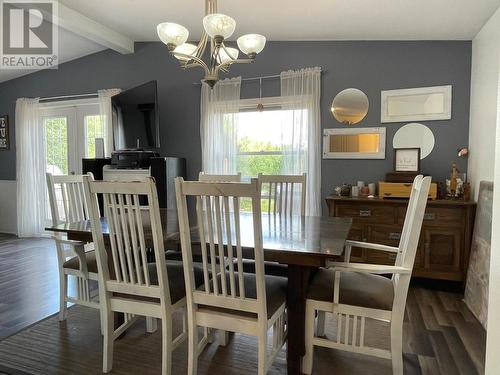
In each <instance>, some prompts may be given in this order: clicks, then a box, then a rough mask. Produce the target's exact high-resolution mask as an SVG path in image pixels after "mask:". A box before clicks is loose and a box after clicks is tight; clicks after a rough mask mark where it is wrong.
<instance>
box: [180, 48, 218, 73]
mask: <svg viewBox="0 0 500 375" xmlns="http://www.w3.org/2000/svg"><path fill="white" fill-rule="evenodd" d="M171 54H172V55H174V56H179V57H184V58H186V59H189V60H194V61H195V62H196V63H197V64H198V65H199V66H200V67H201V68H203V69H204V70H205V73H207V74H210V69H209V68H208V66H207V64H205V62H204V61H203V60H202V59H200V58H198V57H196V56H193V55H187V54H185V53H180V52H171ZM189 65H196V64H189ZM184 67H188V64H185V65H184Z"/></svg>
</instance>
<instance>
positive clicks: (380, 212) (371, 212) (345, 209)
mask: <svg viewBox="0 0 500 375" xmlns="http://www.w3.org/2000/svg"><path fill="white" fill-rule="evenodd" d="M336 216H339V217H352V218H353V219H355V221H357V220H359V221H360V222H375V223H381V224H394V219H395V211H394V207H388V206H382V205H369V204H355V205H345V206H344V205H339V206H338V207H337V214H336Z"/></svg>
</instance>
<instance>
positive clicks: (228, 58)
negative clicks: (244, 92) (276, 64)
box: [156, 0, 266, 87]
mask: <svg viewBox="0 0 500 375" xmlns="http://www.w3.org/2000/svg"><path fill="white" fill-rule="evenodd" d="M205 14H206V16H205V17H204V18H203V29H204V30H203V34H202V36H201V39H200V42H199V43H198V45H194V44H191V43H186V41H187V40H188V38H189V31H188V29H186V28H185V27H184V26H181V25H179V24H176V23H171V22H163V23H160V24H159V25H158V26H157V27H156V30H157V32H158V37H159V38H160V40H161V41H162V42H163V43H165V44H166V45H167V48H168V50H169V52H170V54H171V55H172V56H174V57H175V58H176V59H177V60H179V63H180V64H181V67H182V68H184V69H188V68H193V67H200V68H203V70H204V71H205V78H204V79H203V81H204V82H206V83H207V84H208V85H209V86H210V87H213V86H214V85H215V83H216V82H217V81H218V80H219V72H228V71H229V67H230V66H231V65H232V64H247V63H251V62H253V61H254V60H255V57H256V56H257V54H258V53H260V52H261V51H262V50H263V49H264V46H265V44H266V38H265V37H264V36H262V35H259V34H246V35H243V36H240V37H239V38H238V39H237V41H236V43H237V44H238V47H239V50H238V48H233V47H229V46H228V45H226V43H225V42H226V41H227V39H228V38H229V37H231V35H233V33H234V29H235V28H236V21H235V20H234V19H233V18H231V17H229V16H226V15H225V14H221V13H217V0H206V1H205ZM208 44H210V54H209V56H208V61H207V62H205V61H204V60H203V58H204V57H205V51H206V50H207V45H208ZM240 50H241V52H243V53H244V54H246V55H247V58H243V59H241V58H238V56H239V54H240Z"/></svg>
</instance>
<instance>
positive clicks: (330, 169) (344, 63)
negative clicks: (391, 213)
mask: <svg viewBox="0 0 500 375" xmlns="http://www.w3.org/2000/svg"><path fill="white" fill-rule="evenodd" d="M312 66H320V67H321V68H322V69H323V75H322V92H321V119H322V126H323V128H331V127H342V125H341V124H339V123H337V122H336V121H335V120H334V119H333V117H332V116H331V114H330V104H331V101H332V99H333V97H334V96H335V94H336V93H338V92H339V91H341V90H343V89H345V88H348V87H356V88H359V89H361V90H363V91H364V92H365V93H366V94H367V95H368V98H369V100H370V110H369V112H368V115H367V117H366V118H365V119H364V120H363V121H362V122H361V123H359V124H358V125H356V126H358V127H371V126H381V124H380V90H386V89H398V88H410V87H420V86H435V85H446V84H451V85H453V113H452V119H451V120H449V121H429V122H426V121H424V122H423V123H424V124H426V125H427V126H429V127H430V128H431V129H432V131H433V132H434V134H435V138H436V146H435V148H434V151H433V152H432V154H431V155H430V156H428V157H427V158H426V159H424V160H423V161H422V169H423V171H424V172H425V173H428V174H430V175H432V176H433V178H434V179H435V180H443V179H444V178H446V176H448V174H449V171H450V169H451V162H452V161H455V160H456V161H458V167H459V169H460V170H462V171H466V170H467V166H466V161H465V160H457V153H456V150H457V148H459V147H461V146H465V145H467V144H468V131H469V97H470V69H471V42H469V41H463V42H460V41H459V42H457V41H452V42H448V41H442V42H425V41H422V42H271V43H268V45H267V46H266V48H265V49H264V51H263V52H262V53H261V55H259V56H258V58H257V61H256V62H255V63H254V64H251V65H242V66H234V67H233V68H232V70H231V73H230V76H237V75H242V76H243V77H254V76H259V75H271V74H278V73H280V72H281V71H283V70H288V69H297V68H301V67H312ZM201 76H202V72H201V71H200V70H189V71H182V70H181V69H179V67H178V65H177V62H176V61H174V59H173V58H171V57H169V56H168V53H167V50H166V48H165V47H164V45H163V44H161V43H136V52H135V53H134V54H132V55H120V54H118V53H115V52H113V51H110V50H106V51H103V52H99V53H96V54H93V55H90V56H86V57H83V58H80V59H78V60H74V61H71V62H68V63H66V64H62V65H60V66H59V69H58V70H47V71H42V72H38V73H34V74H31V75H28V76H25V77H21V78H18V79H15V80H12V81H8V82H5V83H2V84H0V114H9V116H10V119H11V145H12V147H11V150H10V151H0V180H13V179H15V177H16V169H15V138H14V137H15V124H14V115H15V100H16V98H18V97H23V96H25V97H36V96H41V97H43V96H52V95H67V94H78V93H88V92H96V91H97V90H98V89H100V88H114V87H118V88H123V89H127V88H130V87H133V86H136V85H139V84H141V83H144V82H146V81H149V80H153V79H156V80H157V81H158V95H159V100H160V121H161V143H162V153H163V154H167V155H169V156H179V157H185V158H187V161H188V177H189V178H191V179H192V178H196V176H197V174H198V172H199V170H200V168H201V149H200V137H199V101H200V93H199V92H200V87H199V86H197V85H193V83H194V82H199V80H200V78H201ZM258 95H259V91H258V84H257V83H255V82H253V83H252V82H249V83H244V84H243V89H242V97H245V98H246V97H258ZM263 95H264V96H275V95H279V80H274V81H265V82H264V85H263ZM402 125H403V124H400V123H393V124H383V125H382V126H386V127H387V152H386V159H385V160H323V161H322V196H323V197H325V196H326V195H328V194H329V193H331V191H332V188H333V187H334V186H336V185H338V184H341V183H343V182H346V183H354V182H355V181H357V180H360V179H361V180H364V181H378V180H380V179H383V177H384V175H385V173H386V172H388V171H390V170H391V169H392V163H393V151H392V137H393V135H394V133H395V132H396V131H397V129H399V128H400V127H401V126H402ZM318 142H321V139H318Z"/></svg>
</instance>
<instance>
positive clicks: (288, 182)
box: [258, 173, 306, 216]
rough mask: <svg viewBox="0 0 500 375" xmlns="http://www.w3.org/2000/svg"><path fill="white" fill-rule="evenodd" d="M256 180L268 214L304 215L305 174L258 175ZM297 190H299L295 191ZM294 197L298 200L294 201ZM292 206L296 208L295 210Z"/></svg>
mask: <svg viewBox="0 0 500 375" xmlns="http://www.w3.org/2000/svg"><path fill="white" fill-rule="evenodd" d="M258 178H259V186H260V187H261V191H262V193H263V196H262V198H263V199H264V201H267V213H268V214H271V213H274V214H279V215H284V214H285V215H301V216H304V215H305V214H306V174H305V173H303V174H301V175H264V174H260V173H259V176H258ZM297 188H298V189H300V190H299V191H297ZM294 189H295V193H294ZM264 194H266V195H264ZM298 194H300V195H298ZM296 195H298V198H300V200H297V199H296V198H297V196H296ZM294 205H295V206H296V208H295V210H294ZM271 207H272V208H271Z"/></svg>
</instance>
